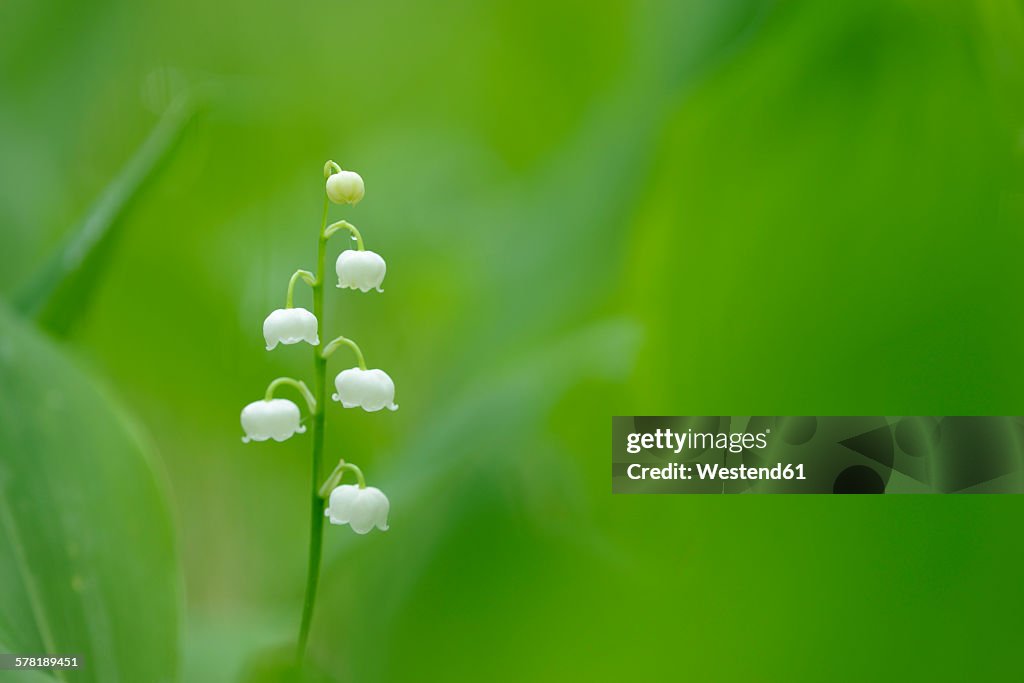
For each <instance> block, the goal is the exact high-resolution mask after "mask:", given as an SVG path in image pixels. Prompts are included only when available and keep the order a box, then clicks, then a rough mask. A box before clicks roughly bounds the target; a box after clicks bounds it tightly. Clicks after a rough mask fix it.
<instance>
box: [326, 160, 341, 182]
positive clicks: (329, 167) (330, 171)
mask: <svg viewBox="0 0 1024 683" xmlns="http://www.w3.org/2000/svg"><path fill="white" fill-rule="evenodd" d="M335 173H341V166H338V164H336V163H334V162H333V161H328V162H327V163H326V164H324V178H330V177H331V176H332V175H334V174H335Z"/></svg>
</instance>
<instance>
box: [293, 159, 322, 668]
mask: <svg viewBox="0 0 1024 683" xmlns="http://www.w3.org/2000/svg"><path fill="white" fill-rule="evenodd" d="M326 171H327V169H326V168H325V173H326ZM328 175H329V174H328ZM328 206H329V204H328V199H327V194H326V193H324V215H323V219H322V220H321V221H320V236H319V240H318V242H317V253H316V282H315V283H314V284H313V315H315V316H316V319H317V323H318V324H319V325H320V326H321V329H322V328H323V317H324V257H325V254H326V253H327V238H326V237H325V236H324V230H325V229H326V228H327V209H328ZM321 339H322V338H321ZM322 351H323V341H321V343H320V344H319V345H318V346H317V347H316V348H315V349H314V353H313V388H314V392H315V394H316V406H317V407H316V411H314V413H313V462H312V477H311V481H312V486H311V496H310V497H311V503H310V517H309V564H308V567H307V571H306V597H305V599H304V600H303V603H302V621H301V622H300V624H299V641H298V644H297V646H296V649H295V660H296V662H297V663H298V664H299V665H300V666H301V664H302V660H303V658H304V657H305V654H306V643H307V641H308V640H309V625H310V623H311V622H312V620H313V605H314V604H315V603H316V588H317V584H318V583H319V581H320V555H321V551H322V547H323V529H324V499H323V498H321V497H320V461H321V460H322V459H323V453H324V405H325V403H326V387H327V359H326V358H325V357H324V355H323V353H322Z"/></svg>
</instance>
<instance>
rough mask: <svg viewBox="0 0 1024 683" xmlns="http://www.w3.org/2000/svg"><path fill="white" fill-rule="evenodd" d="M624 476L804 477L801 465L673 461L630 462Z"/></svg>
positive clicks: (647, 477) (694, 477) (722, 478)
mask: <svg viewBox="0 0 1024 683" xmlns="http://www.w3.org/2000/svg"><path fill="white" fill-rule="evenodd" d="M626 476H628V477H629V478H630V479H684V480H686V479H701V480H718V481H725V480H731V479H740V480H762V479H763V480H770V479H796V480H804V479H807V477H805V476H804V466H803V464H802V463H801V464H799V465H790V464H783V463H781V462H780V463H778V464H776V465H774V466H772V467H747V466H746V465H740V466H739V467H723V466H721V465H718V464H706V463H694V464H693V465H684V464H682V463H673V464H671V465H666V466H664V467H644V466H643V465H641V464H640V463H633V464H632V465H630V466H629V468H627V470H626Z"/></svg>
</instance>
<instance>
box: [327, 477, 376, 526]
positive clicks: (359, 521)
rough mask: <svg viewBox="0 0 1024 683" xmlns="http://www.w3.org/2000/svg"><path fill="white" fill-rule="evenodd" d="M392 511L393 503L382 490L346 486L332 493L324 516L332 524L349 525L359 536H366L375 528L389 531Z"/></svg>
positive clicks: (370, 487)
mask: <svg viewBox="0 0 1024 683" xmlns="http://www.w3.org/2000/svg"><path fill="white" fill-rule="evenodd" d="M390 509H391V503H389V502H388V497H387V496H385V495H384V493H383V492H382V491H381V490H380V489H378V488H374V487H372V486H367V487H366V488H359V487H358V486H356V485H355V484H344V485H342V486H338V487H337V488H335V489H334V490H333V491H331V497H330V500H329V501H328V503H327V509H326V510H324V515H326V516H327V517H328V519H329V520H330V522H331V524H348V525H350V526H351V527H352V531H354V532H356V533H357V534H366V533H369V532H370V530H371V529H373V527H377V528H378V529H380V530H381V531H387V530H388V511H389V510H390Z"/></svg>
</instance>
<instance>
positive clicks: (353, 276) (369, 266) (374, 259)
mask: <svg viewBox="0 0 1024 683" xmlns="http://www.w3.org/2000/svg"><path fill="white" fill-rule="evenodd" d="M334 269H335V271H337V273H338V287H339V288H341V289H344V288H348V289H358V290H360V291H363V292H368V291H370V290H371V289H376V290H377V291H378V292H383V291H384V290H382V289H381V288H380V284H381V283H382V282H384V274H385V273H387V271H388V266H387V264H386V263H384V259H383V258H381V257H380V254H376V253H374V252H372V251H355V250H354V249H347V250H345V251H343V252H341V254H340V255H339V256H338V262H337V263H336V264H335V266H334Z"/></svg>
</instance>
